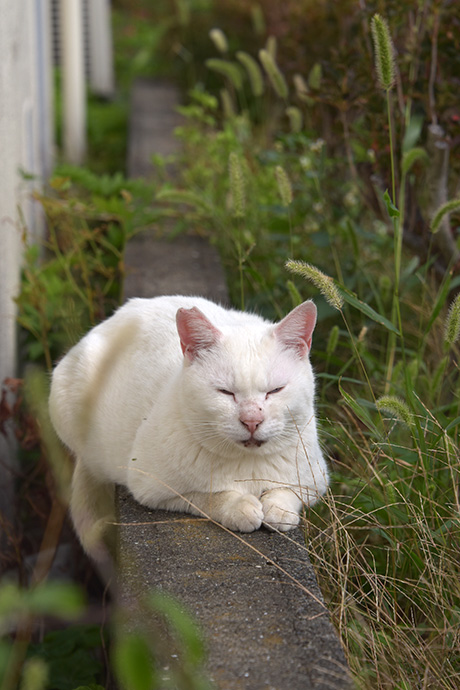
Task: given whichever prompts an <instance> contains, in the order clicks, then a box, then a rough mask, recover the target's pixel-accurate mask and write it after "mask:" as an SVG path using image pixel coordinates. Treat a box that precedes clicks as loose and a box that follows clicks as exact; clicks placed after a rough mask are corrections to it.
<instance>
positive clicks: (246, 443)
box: [241, 436, 265, 448]
mask: <svg viewBox="0 0 460 690" xmlns="http://www.w3.org/2000/svg"><path fill="white" fill-rule="evenodd" d="M241 443H242V444H243V446H244V447H245V448H252V447H254V446H256V447H257V448H260V446H261V445H262V444H263V443H265V441H259V440H258V439H256V438H254V437H253V436H251V438H248V439H246V441H241Z"/></svg>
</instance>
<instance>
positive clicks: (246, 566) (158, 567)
mask: <svg viewBox="0 0 460 690" xmlns="http://www.w3.org/2000/svg"><path fill="white" fill-rule="evenodd" d="M163 88H164V85H160V88H159V87H158V86H157V85H156V84H155V83H151V84H150V85H148V84H147V83H146V82H145V81H144V82H142V83H141V84H140V85H137V86H135V88H134V93H133V103H134V104H135V109H136V113H135V117H134V118H133V123H135V122H136V121H137V122H143V123H145V122H146V120H147V119H148V118H151V119H152V120H154V121H156V125H155V126H154V125H152V126H151V127H146V126H142V127H140V128H139V129H137V128H136V127H135V126H134V125H133V127H132V129H131V149H132V150H135V151H137V152H141V151H142V152H143V156H144V155H145V156H146V157H147V159H148V157H149V155H151V154H152V153H154V152H155V151H158V150H159V147H160V143H161V145H162V146H164V145H165V141H166V139H169V144H168V146H170V147H171V146H172V147H174V141H173V140H172V137H171V123H172V122H173V123H175V122H176V114H175V113H174V110H173V108H174V98H172V99H171V100H170V101H169V103H168V108H170V109H171V119H169V120H168V117H167V116H166V114H165V107H166V106H165V103H164V102H163V101H162V95H161V94H162V90H161V89H163ZM176 99H177V95H176ZM176 102H177V100H176ZM155 104H156V106H158V112H157V109H156V106H155ZM157 114H158V120H155V118H156V117H157ZM160 124H161V126H160ZM157 125H158V126H157ZM138 137H144V138H143V139H142V141H140V140H138ZM157 137H158V140H157ZM157 146H158V148H157ZM169 150H170V151H171V149H169ZM147 162H148V161H147ZM140 170H141V171H142V173H140V174H145V171H146V170H147V174H148V165H147V166H146V165H145V161H144V162H141V165H140ZM130 172H131V175H133V176H136V175H137V174H138V172H137V170H136V168H135V167H134V169H133V168H132V167H131V170H130ZM126 263H127V270H128V278H127V281H126V295H125V296H126V298H129V297H132V296H138V297H153V296H155V295H159V294H171V293H176V294H180V293H182V294H191V295H202V296H205V297H208V298H214V299H215V300H217V301H225V300H226V287H225V281H224V276H223V272H222V268H221V265H220V263H219V259H218V256H217V255H216V253H215V251H214V250H213V249H212V248H211V247H209V245H208V244H207V243H206V242H204V241H203V240H201V239H200V238H194V237H181V238H177V239H175V240H174V244H171V243H169V242H167V241H162V242H157V241H156V240H154V239H152V238H150V237H148V236H144V237H142V236H141V237H137V238H135V239H134V241H133V242H132V244H130V246H129V247H128V253H127V257H126ZM118 511H119V522H120V523H122V524H121V527H120V528H119V564H120V575H119V581H118V589H119V596H120V598H121V601H122V602H123V603H125V604H126V605H127V607H129V609H130V610H133V611H134V610H135V609H136V606H137V602H138V600H139V597H140V596H141V593H144V594H145V592H146V591H148V590H149V589H160V590H164V591H167V592H169V593H171V594H173V595H174V596H175V597H177V598H178V599H179V600H180V601H181V602H182V603H183V604H184V605H185V606H186V608H187V609H188V610H189V611H190V612H191V613H192V614H194V615H195V616H196V618H197V620H198V621H199V623H200V625H201V627H202V629H203V631H204V635H205V639H206V645H207V649H208V653H209V657H208V664H207V669H208V673H209V676H210V677H211V679H212V680H213V681H214V683H215V686H216V688H219V689H220V690H237V689H238V690H262V689H264V690H326V689H327V690H331V688H335V689H337V690H345V688H347V687H349V681H348V675H347V670H346V661H345V657H344V654H343V650H342V648H341V645H340V642H339V640H338V638H337V635H336V633H335V631H334V628H333V627H332V625H331V622H330V619H329V616H328V613H327V610H326V608H325V606H324V604H323V600H322V596H321V592H320V590H319V587H318V584H317V582H316V578H315V575H314V572H313V569H312V567H311V564H310V561H309V559H308V555H307V552H306V550H305V548H304V546H303V537H302V532H301V531H300V530H297V531H295V532H293V533H291V534H290V537H286V536H281V535H278V534H272V533H269V532H268V531H265V530H263V529H262V530H260V531H258V532H255V533H253V534H249V535H234V534H231V533H229V532H227V531H225V530H224V529H222V528H221V527H219V526H218V525H214V524H212V523H209V522H207V521H206V520H200V519H198V518H193V517H191V516H185V515H183V514H174V513H166V512H163V511H150V510H148V509H147V508H144V507H143V506H140V505H138V504H137V503H136V502H135V501H133V500H132V499H131V497H130V496H129V495H128V494H127V492H126V491H124V490H120V491H119V494H118ZM143 622H144V623H145V621H143Z"/></svg>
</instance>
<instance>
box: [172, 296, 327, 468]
mask: <svg viewBox="0 0 460 690" xmlns="http://www.w3.org/2000/svg"><path fill="white" fill-rule="evenodd" d="M315 324H316V307H315V305H314V304H313V302H311V301H308V302H304V303H303V304H301V305H300V306H298V307H296V308H295V309H294V310H293V311H291V312H290V313H289V314H288V315H287V316H286V317H285V318H284V319H283V320H282V321H280V322H279V323H278V324H275V325H273V324H268V323H264V322H263V321H256V320H254V321H253V322H250V321H248V323H244V324H243V325H241V326H236V327H235V328H234V329H232V330H228V329H226V330H225V332H222V331H221V330H220V329H219V328H217V327H216V326H215V325H214V324H213V323H211V321H210V320H209V319H208V318H207V317H206V316H205V315H204V314H203V313H202V312H201V311H200V310H199V309H197V308H195V307H194V308H192V309H179V311H178V313H177V329H178V333H179V337H180V343H181V347H182V352H183V355H184V370H183V378H182V381H181V386H182V402H183V405H185V409H186V417H187V420H186V421H187V422H189V423H190V427H189V428H190V429H191V430H192V433H193V435H194V437H195V438H196V439H199V440H200V442H201V443H202V445H203V446H205V447H207V448H208V449H209V450H213V451H214V452H216V453H218V454H225V453H229V454H232V455H233V454H234V452H235V451H238V452H241V450H242V449H245V450H246V452H253V453H254V452H258V453H272V452H282V449H283V447H286V444H289V445H290V444H292V443H295V442H296V440H297V441H298V434H299V430H300V429H302V428H303V427H305V425H307V424H308V423H309V421H310V420H312V417H313V397H314V379H313V373H312V369H311V365H310V361H309V352H310V349H311V343H312V334H313V330H314V327H315Z"/></svg>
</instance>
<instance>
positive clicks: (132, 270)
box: [124, 232, 228, 304]
mask: <svg viewBox="0 0 460 690" xmlns="http://www.w3.org/2000/svg"><path fill="white" fill-rule="evenodd" d="M125 267H126V278H125V290H124V291H125V297H127V298H128V297H154V296H158V295H179V294H182V295H184V294H185V295H195V296H201V297H207V298H208V299H212V300H214V301H216V302H219V303H221V304H225V303H226V302H227V300H228V297H227V287H226V284H225V276H224V272H223V269H222V266H221V263H220V260H219V256H218V254H217V252H216V250H215V249H214V248H213V247H211V246H210V245H209V243H208V242H207V241H206V240H205V239H203V238H202V237H184V236H181V237H176V238H175V239H174V240H173V241H170V240H168V239H164V240H154V239H152V236H151V234H149V233H148V232H147V233H143V234H139V235H136V236H135V237H134V238H133V239H132V240H131V242H129V244H128V247H127V249H126V253H125Z"/></svg>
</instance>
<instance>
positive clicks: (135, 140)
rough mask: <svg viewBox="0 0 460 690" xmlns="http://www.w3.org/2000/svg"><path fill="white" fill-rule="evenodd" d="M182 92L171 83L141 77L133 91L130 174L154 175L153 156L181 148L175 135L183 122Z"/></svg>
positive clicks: (164, 154)
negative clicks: (180, 95)
mask: <svg viewBox="0 0 460 690" xmlns="http://www.w3.org/2000/svg"><path fill="white" fill-rule="evenodd" d="M178 105H179V93H178V91H177V89H176V88H175V87H174V86H173V85H172V84H170V83H168V82H162V81H152V80H149V79H138V80H136V82H135V84H134V88H133V90H132V94H131V114H130V127H129V148H128V161H127V172H128V176H129V177H150V176H151V175H152V173H153V170H154V166H153V165H152V156H154V155H155V154H160V155H162V156H170V155H172V154H174V153H176V151H177V146H178V144H177V141H176V140H175V139H174V137H173V136H172V132H173V130H174V128H175V127H177V126H179V125H180V124H181V122H182V119H181V116H180V115H179V113H178V112H177V111H176V108H177V106H178Z"/></svg>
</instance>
